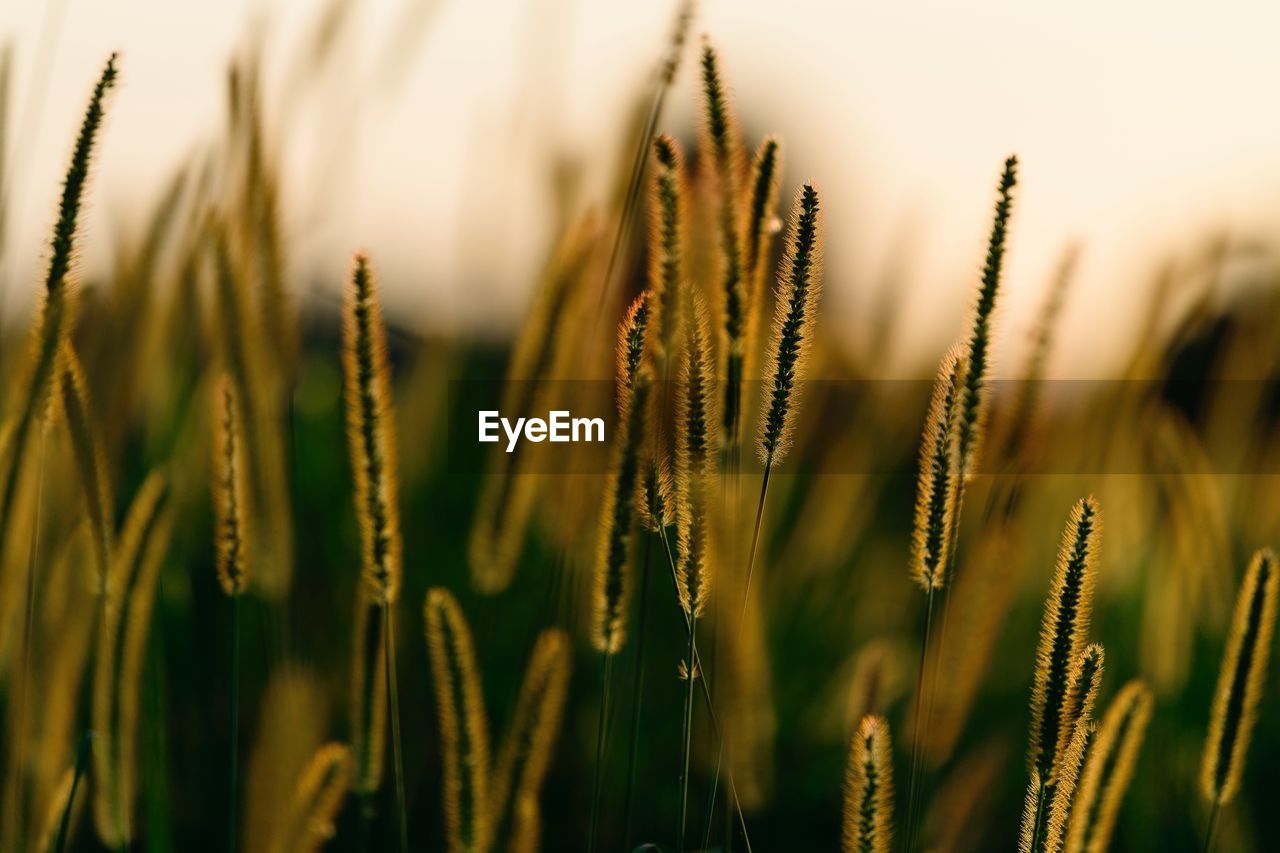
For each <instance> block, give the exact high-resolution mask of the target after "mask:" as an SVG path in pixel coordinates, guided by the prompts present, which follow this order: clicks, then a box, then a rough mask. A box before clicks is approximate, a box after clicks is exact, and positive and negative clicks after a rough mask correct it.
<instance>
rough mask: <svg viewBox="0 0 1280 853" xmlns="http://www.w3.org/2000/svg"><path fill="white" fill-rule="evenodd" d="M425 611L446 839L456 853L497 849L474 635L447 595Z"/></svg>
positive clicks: (431, 599)
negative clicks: (441, 761) (441, 764)
mask: <svg viewBox="0 0 1280 853" xmlns="http://www.w3.org/2000/svg"><path fill="white" fill-rule="evenodd" d="M425 610H426V613H425V618H426V623H427V651H428V652H429V653H430V657H431V674H432V677H433V679H434V681H435V688H436V691H435V692H436V709H437V712H438V713H439V717H440V748H441V752H442V753H443V754H444V818H445V838H446V840H447V842H448V848H449V850H451V851H454V853H463V851H468V853H483V851H485V850H488V849H489V847H490V845H491V844H492V843H493V817H492V814H491V812H490V809H491V807H492V801H491V800H490V798H489V728H488V722H487V721H486V719H485V711H484V696H483V695H482V693H481V691H480V671H479V669H478V667H477V666H476V655H475V649H474V647H473V645H472V642H471V631H470V629H468V628H467V622H466V619H465V618H464V617H463V615H462V610H461V608H459V607H458V602H457V601H455V600H454V598H453V596H452V595H450V594H449V593H448V592H447V591H446V590H444V589H441V588H439V587H436V588H434V589H432V590H430V591H429V592H428V593H427V601H426V606H425Z"/></svg>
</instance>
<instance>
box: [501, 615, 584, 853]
mask: <svg viewBox="0 0 1280 853" xmlns="http://www.w3.org/2000/svg"><path fill="white" fill-rule="evenodd" d="M569 674H570V647H569V637H568V635H567V634H566V633H565V632H564V631H562V630H560V629H559V628H549V629H547V630H546V631H543V632H542V634H541V635H539V637H538V640H537V642H536V643H535V644H534V647H533V654H532V655H531V656H530V657H529V665H528V667H527V668H526V669H525V675H524V681H523V682H522V683H521V685H520V696H519V698H518V699H517V700H516V711H515V717H514V718H513V719H512V721H511V726H510V728H509V729H508V731H507V736H506V739H505V740H504V741H503V744H502V749H501V750H500V751H499V753H498V759H497V762H496V763H495V765H494V771H493V781H492V784H491V786H490V802H491V803H492V815H493V822H494V830H495V837H503V832H502V828H503V827H504V826H505V827H506V828H507V831H506V833H505V835H506V837H507V838H508V839H509V840H508V845H507V846H508V848H509V849H520V850H536V849H537V847H538V843H539V838H538V830H539V828H540V824H541V821H540V820H539V819H538V814H539V813H540V811H541V807H540V806H539V804H538V797H539V792H540V791H541V789H542V783H543V779H544V778H545V777H546V774H547V769H548V768H549V766H550V763H551V756H552V747H554V746H555V742H556V739H557V738H558V737H559V734H560V723H561V719H562V717H563V716H564V705H565V699H566V698H567V695H568V691H569Z"/></svg>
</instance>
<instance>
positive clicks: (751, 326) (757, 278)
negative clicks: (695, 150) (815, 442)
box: [742, 136, 782, 376]
mask: <svg viewBox="0 0 1280 853" xmlns="http://www.w3.org/2000/svg"><path fill="white" fill-rule="evenodd" d="M781 174H782V143H781V142H779V141H778V139H777V137H774V136H766V137H765V139H764V141H763V142H761V143H760V147H759V148H758V149H757V150H756V153H755V157H754V158H753V159H752V161H751V183H750V195H749V196H748V198H747V212H746V221H745V223H744V227H745V231H744V237H743V242H742V254H743V269H744V272H745V275H746V277H747V288H746V295H747V332H746V344H745V347H744V349H745V350H746V353H745V362H744V363H745V367H744V370H743V374H744V376H752V375H754V368H755V365H754V363H753V356H755V355H756V351H757V349H758V347H757V341H758V340H759V337H760V318H761V317H762V316H763V315H764V310H763V309H764V306H763V299H764V282H765V273H766V270H767V269H768V266H769V258H770V256H771V252H770V249H771V247H772V242H773V240H772V238H773V235H774V233H775V232H776V231H777V230H779V228H780V225H778V222H777V213H776V209H777V206H778V186H779V183H780V182H779V176H780V175H781Z"/></svg>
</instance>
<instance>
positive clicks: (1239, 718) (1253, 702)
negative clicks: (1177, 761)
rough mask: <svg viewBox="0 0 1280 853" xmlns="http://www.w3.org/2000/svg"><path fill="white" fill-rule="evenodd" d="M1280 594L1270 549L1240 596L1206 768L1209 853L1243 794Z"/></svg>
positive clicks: (1259, 557) (1279, 567) (1256, 558)
mask: <svg viewBox="0 0 1280 853" xmlns="http://www.w3.org/2000/svg"><path fill="white" fill-rule="evenodd" d="M1278 591H1280V562H1278V561H1277V557H1276V555H1275V552H1273V551H1272V550H1271V549H1270V548H1264V549H1262V550H1260V551H1258V552H1257V553H1255V554H1254V555H1253V559H1252V560H1251V561H1250V563H1249V568H1248V570H1247V571H1246V572H1245V576H1244V581H1243V582H1242V583H1241V584H1240V592H1239V593H1238V594H1237V596H1236V605H1235V613H1234V615H1233V617H1232V621H1231V633H1230V634H1229V635H1228V637H1227V648H1226V651H1225V652H1224V654H1223V656H1222V668H1221V670H1220V671H1219V673H1218V685H1217V689H1216V690H1215V691H1214V699H1213V710H1212V714H1211V716H1210V718H1209V736H1208V737H1207V738H1205V744H1204V754H1203V758H1202V760H1201V764H1200V788H1201V792H1202V793H1203V794H1204V797H1205V799H1207V800H1209V802H1210V804H1211V806H1210V812H1209V823H1208V826H1207V827H1206V829H1205V839H1204V849H1205V850H1206V851H1208V850H1209V849H1210V848H1211V847H1212V845H1213V829H1214V823H1215V822H1216V820H1217V817H1218V812H1219V811H1220V810H1221V807H1222V806H1223V805H1225V804H1226V803H1229V802H1230V801H1231V800H1232V798H1233V797H1235V795H1236V793H1237V792H1238V791H1239V789H1240V777H1241V775H1242V773H1243V771H1244V759H1245V754H1246V753H1247V752H1248V749H1249V740H1250V738H1251V736H1252V735H1253V727H1254V724H1255V723H1256V722H1257V716H1258V702H1259V700H1260V699H1261V697H1262V688H1263V685H1264V683H1265V681H1266V677H1267V661H1268V658H1269V657H1270V653H1271V637H1272V634H1273V632H1274V630H1275V622H1276V606H1277V596H1278Z"/></svg>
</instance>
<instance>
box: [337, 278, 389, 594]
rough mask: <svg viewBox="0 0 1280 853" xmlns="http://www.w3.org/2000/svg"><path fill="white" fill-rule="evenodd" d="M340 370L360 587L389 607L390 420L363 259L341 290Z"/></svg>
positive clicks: (379, 333)
mask: <svg viewBox="0 0 1280 853" xmlns="http://www.w3.org/2000/svg"><path fill="white" fill-rule="evenodd" d="M342 365H343V375H344V376H345V387H346V403H347V406H346V408H347V436H348V439H349V443H350V448H351V468H352V473H353V474H354V476H355V484H356V491H355V501H356V516H357V518H358V519H359V521H360V535H361V542H362V545H363V555H362V556H363V569H364V576H363V577H364V582H365V585H366V586H368V587H369V590H370V591H371V593H372V594H373V596H374V597H375V598H376V600H377V601H378V602H380V603H392V602H394V601H395V600H396V595H397V593H398V592H399V588H400V559H401V558H400V553H401V545H400V513H399V509H398V507H397V504H396V440H395V431H394V427H395V424H394V421H395V417H394V414H393V412H392V409H391V371H390V368H389V367H388V366H387V344H386V331H385V330H384V328H383V323H382V306H381V304H380V302H379V300H378V293H377V288H376V286H375V284H374V279H373V270H372V269H371V268H370V266H369V260H368V258H367V257H365V256H364V255H362V254H359V255H356V259H355V265H354V269H353V270H352V273H351V279H350V282H349V284H348V287H347V289H346V301H345V304H344V306H343V333H342Z"/></svg>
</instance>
